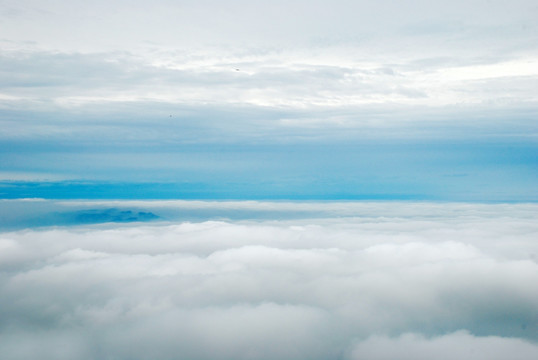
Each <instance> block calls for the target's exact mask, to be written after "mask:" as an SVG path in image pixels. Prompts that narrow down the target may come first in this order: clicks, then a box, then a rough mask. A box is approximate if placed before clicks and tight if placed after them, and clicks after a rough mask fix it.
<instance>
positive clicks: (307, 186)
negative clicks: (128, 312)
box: [0, 0, 538, 201]
mask: <svg viewBox="0 0 538 360" xmlns="http://www.w3.org/2000/svg"><path fill="white" fill-rule="evenodd" d="M536 18H538V7H537V6H536V3H535V1H532V0H528V1H525V0H518V1H511V2H509V3H508V2H506V1H494V0H491V1H486V0H484V1H482V0H476V1H450V2H446V1H418V0H417V1H406V2H397V1H389V0H387V1H376V2H372V1H348V0H338V1H321V0H320V1H302V0H296V1H280V0H278V1H243V0H230V1H225V2H223V1H210V0H208V1H166V0H163V1H152V2H151V3H148V2H146V1H100V0H98V1H92V2H90V3H89V2H84V1H32V0H23V1H11V0H4V1H1V2H0V34H1V36H0V50H1V51H0V126H1V127H2V129H6V131H2V132H0V155H1V156H0V168H1V171H0V197H4V198H5V197H48V198H57V197H58V196H59V195H57V194H62V193H63V194H67V193H68V192H66V191H64V190H61V191H52V192H50V193H48V194H44V193H42V192H41V191H33V190H31V191H30V190H28V188H27V185H28V183H30V182H32V181H36V182H40V183H43V182H54V183H55V184H57V185H55V186H58V187H59V188H62V189H65V187H66V186H67V187H69V186H71V185H69V184H67V185H65V184H63V183H61V182H62V181H68V180H75V181H79V182H82V183H84V184H87V183H88V182H92V181H93V182H97V183H100V184H102V183H103V182H114V183H117V184H126V183H133V182H136V183H140V182H151V183H159V184H162V183H167V184H169V183H174V184H175V186H176V187H177V188H179V189H180V190H179V191H178V190H172V191H170V192H168V193H167V194H168V195H167V196H169V197H175V198H224V199H237V198H243V199H245V198H246V199H249V198H263V199H272V198H280V199H291V198H297V197H299V198H316V199H320V198H330V199H341V198H354V199H357V198H362V197H366V198H370V199H371V198H374V199H375V198H396V199H402V198H411V199H437V200H447V199H451V200H471V201H476V200H479V201H491V200H494V201H521V200H525V199H531V200H534V199H536V190H535V188H536V187H535V186H534V185H535V182H533V180H532V179H535V178H536V169H537V167H536V160H535V156H533V154H535V153H536V141H535V139H536V134H537V122H536V116H537V115H538V106H537V104H538V97H537V96H538V95H537V94H538V88H537V84H538V70H537V69H538V48H537V47H536V44H537V43H538V27H537V24H536V21H535V19H536ZM492 144H494V145H493V146H492ZM415 145H417V146H418V147H421V150H420V151H416V149H415V148H414V146H415ZM438 145H440V148H442V149H443V150H442V151H439V149H438V148H437V146H438ZM282 154H284V155H282ZM325 154H329V155H325ZM423 154H427V155H425V156H426V157H430V158H429V159H423V157H422V156H423ZM475 154H478V156H475ZM505 157H508V161H507V160H506V159H505ZM327 158H330V159H327ZM325 159H327V160H325ZM522 159H524V160H522ZM432 160H433V161H432ZM473 161H475V162H474V163H471V162H473ZM148 174H150V177H151V179H148ZM454 174H456V176H453V175H454ZM449 177H450V181H449V180H448V179H449ZM507 178H510V179H511V180H510V181H506V179H507ZM216 179H218V180H219V181H217V180H216ZM4 183H7V187H5V186H3V185H4ZM192 184H195V185H192ZM31 186H32V185H30V187H31ZM76 186H78V185H75V187H76ZM117 186H118V187H119V188H121V186H123V185H117ZM191 187H194V188H195V190H194V191H192V192H191V191H190V190H187V191H185V190H184V189H186V188H187V189H190V188H191ZM10 189H12V190H10ZM208 189H209V190H208ZM241 189H244V191H242V190H241ZM283 189H284V190H283ZM342 189H343V190H342ZM444 189H447V191H446V192H444V191H443V190H444ZM96 193H98V190H97V189H96V188H95V187H92V188H91V189H90V190H87V191H78V192H75V194H74V195H73V196H71V197H95V196H91V195H88V194H96ZM147 194H149V192H148V193H147ZM151 194H156V195H151V196H153V197H159V198H161V197H163V196H158V194H159V192H158V191H155V188H154V190H153V192H151ZM296 194H298V195H296ZM103 196H104V197H107V198H117V197H123V196H113V194H104V195H103ZM148 196H149V195H148Z"/></svg>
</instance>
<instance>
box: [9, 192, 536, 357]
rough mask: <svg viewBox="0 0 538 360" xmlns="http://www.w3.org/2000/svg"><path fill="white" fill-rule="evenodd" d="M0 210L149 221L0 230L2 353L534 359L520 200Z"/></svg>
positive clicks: (529, 247) (530, 224) (532, 221)
mask: <svg viewBox="0 0 538 360" xmlns="http://www.w3.org/2000/svg"><path fill="white" fill-rule="evenodd" d="M21 204H22V205H21ZM39 204H41V205H39ZM0 205H1V206H0V209H1V210H2V212H4V213H6V214H7V210H6V209H8V208H10V207H12V208H13V209H19V211H22V210H21V209H22V208H23V207H24V206H27V207H32V206H33V207H36V208H41V209H44V208H47V209H48V210H47V211H49V210H51V211H52V209H56V210H55V211H57V212H58V211H59V210H58V209H60V208H61V209H63V210H62V211H64V212H65V209H67V208H69V209H71V210H70V211H77V212H80V211H81V209H82V210H84V209H92V214H93V213H95V211H97V210H96V209H105V210H104V211H105V212H106V211H108V213H110V209H111V208H114V209H120V210H121V211H131V210H132V212H133V213H135V214H136V213H138V211H141V210H144V211H145V212H151V213H152V214H155V216H156V217H157V216H158V217H159V219H160V220H157V221H155V220H153V221H148V222H142V221H139V222H132V223H125V222H118V223H113V222H108V223H102V224H82V225H65V224H62V226H50V225H48V226H46V227H35V226H32V227H30V226H29V227H26V228H21V226H20V224H19V228H18V229H15V230H12V229H10V230H4V231H3V232H1V233H0V304H1V306H0V349H2V358H3V359H6V360H12V359H13V360H14V359H37V358H39V359H45V360H46V359H208V360H209V359H271V360H275V359H320V360H321V359H324V360H325V359H345V360H358V359H362V360H369V359H371V360H376V359H413V360H421V359H433V358H435V359H488V360H491V359H536V358H538V286H537V284H538V241H536V240H537V239H538V222H537V221H536V217H537V214H538V205H536V204H435V203H412V202H407V203H406V202H379V203H375V202H374V203H368V202H364V203H360V202H350V203H345V202H344V203H309V202H304V203H278V202H274V203H271V202H178V201H175V202H174V201H171V202H48V201H41V202H40V201H26V202H23V201H8V202H6V201H4V202H3V203H2V204H0ZM38 205H39V206H38ZM126 209H131V210H126ZM120 210H118V211H120ZM43 211H44V210H43ZM43 211H42V212H43ZM204 211H205V212H204ZM189 212H191V213H192V214H198V215H197V217H196V218H195V217H192V216H191V218H189V220H188V221H187V220H185V219H186V218H187V217H188V216H187V215H188V214H189ZM174 214H175V215H174ZM226 214H229V215H230V216H229V217H226ZM249 214H250V216H248V215H249ZM294 214H295V215H294ZM174 216H175V217H174Z"/></svg>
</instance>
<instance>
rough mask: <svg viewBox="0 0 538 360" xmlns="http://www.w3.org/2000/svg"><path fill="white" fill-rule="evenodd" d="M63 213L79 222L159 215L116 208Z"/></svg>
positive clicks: (133, 218) (100, 221) (155, 217)
mask: <svg viewBox="0 0 538 360" xmlns="http://www.w3.org/2000/svg"><path fill="white" fill-rule="evenodd" d="M63 215H64V216H66V217H67V218H71V220H72V221H73V222H75V223H79V224H93V223H104V222H135V221H151V220H156V219H158V218H159V216H157V215H155V214H153V213H151V212H145V211H138V212H135V211H131V210H121V209H116V208H110V209H89V210H79V211H76V212H73V213H64V214H63Z"/></svg>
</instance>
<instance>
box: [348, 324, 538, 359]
mask: <svg viewBox="0 0 538 360" xmlns="http://www.w3.org/2000/svg"><path fill="white" fill-rule="evenodd" d="M536 356H538V345H536V344H535V343H529V342H525V341H522V340H520V339H514V338H501V337H496V336H484V337H479V336H473V335H471V334H469V333H468V332H466V331H458V332H455V333H451V334H447V335H444V336H439V337H433V338H425V337H424V336H422V335H417V334H403V335H401V336H399V337H397V338H389V337H383V336H373V337H371V338H368V339H367V340H365V341H363V342H361V343H360V344H358V345H357V346H356V347H355V348H354V349H353V351H352V355H351V357H350V358H351V359H369V360H382V359H386V360H389V359H399V360H405V359H416V360H422V359H433V358H434V359H443V360H449V359H476V360H482V359H484V360H486V359H488V360H489V359H492V360H493V359H499V360H501V359H507V358H510V359H521V360H523V359H533V358H535V357H536Z"/></svg>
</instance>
